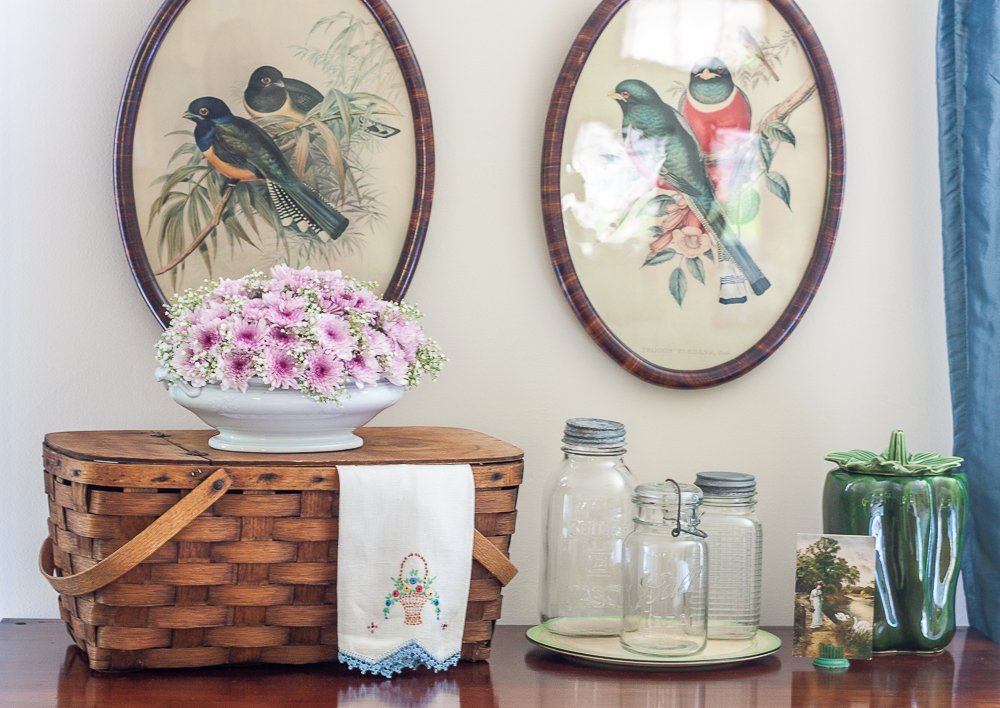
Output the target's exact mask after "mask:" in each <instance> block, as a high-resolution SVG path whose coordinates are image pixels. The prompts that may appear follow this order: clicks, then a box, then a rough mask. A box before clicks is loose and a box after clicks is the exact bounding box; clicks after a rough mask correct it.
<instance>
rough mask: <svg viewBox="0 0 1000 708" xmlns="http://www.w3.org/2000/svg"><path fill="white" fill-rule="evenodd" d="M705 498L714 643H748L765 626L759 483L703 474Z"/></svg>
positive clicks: (730, 475)
mask: <svg viewBox="0 0 1000 708" xmlns="http://www.w3.org/2000/svg"><path fill="white" fill-rule="evenodd" d="M695 484H696V485H698V487H699V488H700V489H701V490H702V492H703V493H704V495H705V496H704V499H703V500H702V504H701V525H700V528H701V530H702V531H704V532H705V533H707V534H708V547H709V552H710V553H711V555H712V572H711V575H710V576H709V590H708V636H709V638H710V639H747V638H750V637H753V635H754V634H756V632H757V627H758V625H760V586H761V557H762V552H763V545H764V539H763V531H762V529H761V525H760V521H758V520H757V515H756V514H755V513H754V506H755V505H756V503H757V494H756V492H757V483H756V480H755V479H754V477H753V475H750V474H741V473H739V472H699V473H698V476H697V479H696V481H695Z"/></svg>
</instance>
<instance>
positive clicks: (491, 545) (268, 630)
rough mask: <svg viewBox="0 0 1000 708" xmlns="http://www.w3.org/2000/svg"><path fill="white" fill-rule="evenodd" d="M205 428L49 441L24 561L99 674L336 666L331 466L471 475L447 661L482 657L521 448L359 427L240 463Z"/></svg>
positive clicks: (504, 567)
mask: <svg viewBox="0 0 1000 708" xmlns="http://www.w3.org/2000/svg"><path fill="white" fill-rule="evenodd" d="M212 434H214V431H173V432H167V433H159V432H148V431H115V432H86V433H84V432H79V433H55V434H50V435H48V436H46V442H45V447H44V465H45V491H46V494H47V495H48V498H49V538H48V539H47V540H46V542H45V544H44V546H43V548H42V553H41V556H40V559H39V562H40V566H41V568H42V571H43V573H45V574H46V576H47V577H49V580H50V582H51V583H52V585H53V587H55V588H56V590H57V591H59V592H60V599H59V602H60V610H61V615H62V618H63V620H64V621H65V622H66V625H67V628H68V629H69V632H70V635H71V636H72V637H73V639H74V641H75V642H76V644H77V646H79V647H80V649H82V650H84V651H85V652H86V653H87V656H88V659H89V663H90V666H91V668H93V669H96V670H102V671H108V670H113V671H121V670H135V669H144V668H166V667H194V666H210V665H218V664H246V663H258V662H264V663H284V664H304V663H312V662H319V661H330V660H334V659H336V657H337V636H336V631H337V617H336V612H337V606H336V602H337V592H336V577H337V562H336V560H337V511H338V491H337V489H338V476H337V473H336V465H337V464H351V465H364V464H400V463H410V464H421V463H423V464H447V463H454V464H461V463H469V464H471V465H472V468H473V473H474V476H475V480H476V515H475V519H476V532H477V533H476V540H475V544H474V558H475V560H474V561H473V570H472V583H471V588H470V592H469V600H468V607H467V610H466V624H465V631H464V635H463V639H462V658H463V659H465V660H471V661H479V660H483V659H486V658H487V657H488V656H489V646H490V639H491V637H492V634H493V626H494V624H495V621H496V620H497V618H499V617H500V606H501V594H500V590H501V586H502V585H503V584H506V583H507V582H509V580H510V578H512V577H513V574H514V573H516V572H517V571H516V569H514V568H513V566H512V565H510V561H509V560H508V559H507V556H506V555H505V554H506V553H507V551H508V547H509V543H510V536H511V534H512V533H513V532H514V522H515V518H516V511H515V509H514V507H515V502H516V499H517V489H518V485H519V484H520V482H521V477H522V471H523V462H522V453H521V451H520V450H519V449H517V448H516V447H514V446H512V445H508V444H507V443H504V442H502V441H500V440H497V439H495V438H491V437H489V436H486V435H482V434H480V433H475V432H473V431H469V430H461V429H456V428H368V429H362V430H360V431H358V434H359V435H360V436H361V437H362V438H364V440H365V445H364V447H362V448H359V449H357V450H350V451H345V452H337V453H317V454H310V455H298V456H296V455H254V454H242V453H225V452H221V451H218V450H213V449H211V448H210V447H209V446H208V444H207V441H208V438H209V437H210V436H211V435H212Z"/></svg>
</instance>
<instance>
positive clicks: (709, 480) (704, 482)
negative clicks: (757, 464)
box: [694, 472, 757, 497]
mask: <svg viewBox="0 0 1000 708" xmlns="http://www.w3.org/2000/svg"><path fill="white" fill-rule="evenodd" d="M694 483H695V484H696V485H698V487H700V488H701V491H703V492H704V493H705V494H706V495H712V496H731V497H732V496H748V495H750V494H756V493H757V480H756V478H755V477H754V476H753V475H752V474H744V473H743V472H699V473H698V475H697V476H696V477H695V480H694Z"/></svg>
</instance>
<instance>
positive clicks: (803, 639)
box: [793, 533, 875, 659]
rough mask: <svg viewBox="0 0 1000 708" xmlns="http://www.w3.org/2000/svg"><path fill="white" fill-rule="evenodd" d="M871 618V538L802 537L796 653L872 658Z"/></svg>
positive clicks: (797, 564) (797, 582) (798, 555)
mask: <svg viewBox="0 0 1000 708" xmlns="http://www.w3.org/2000/svg"><path fill="white" fill-rule="evenodd" d="M874 618H875V537H874V536H835V535H832V534H812V533H800V534H799V535H798V543H797V544H796V549H795V623H794V624H795V646H794V652H793V653H794V655H795V656H808V657H819V656H821V655H823V656H828V657H829V656H832V655H834V654H836V655H839V653H840V651H839V649H836V648H837V647H843V650H844V653H843V658H845V659H871V658H872V629H873V625H874ZM824 646H825V647H827V648H825V649H824V648H823V647H824Z"/></svg>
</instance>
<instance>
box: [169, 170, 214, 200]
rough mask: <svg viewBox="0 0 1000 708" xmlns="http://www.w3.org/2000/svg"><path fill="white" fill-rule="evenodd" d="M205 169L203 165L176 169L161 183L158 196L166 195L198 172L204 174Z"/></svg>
mask: <svg viewBox="0 0 1000 708" xmlns="http://www.w3.org/2000/svg"><path fill="white" fill-rule="evenodd" d="M207 169H208V168H207V167H206V166H204V165H184V166H183V167H178V168H177V169H176V170H174V172H173V174H171V175H170V177H168V178H167V180H166V182H164V183H163V189H161V190H160V194H166V193H167V192H169V191H170V190H171V189H173V188H174V187H176V186H177V185H178V184H180V183H181V182H183V181H185V180H187V179H189V178H190V177H193V176H194V175H195V174H197V173H198V172H204V171H205V170H207Z"/></svg>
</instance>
